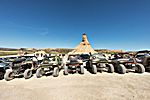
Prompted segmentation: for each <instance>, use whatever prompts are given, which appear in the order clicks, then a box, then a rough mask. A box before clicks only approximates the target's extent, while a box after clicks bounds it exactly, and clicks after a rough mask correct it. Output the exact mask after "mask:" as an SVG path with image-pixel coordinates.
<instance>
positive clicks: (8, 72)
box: [4, 69, 14, 81]
mask: <svg viewBox="0 0 150 100" xmlns="http://www.w3.org/2000/svg"><path fill="white" fill-rule="evenodd" d="M4 79H5V80H6V81H10V80H12V79H14V73H13V71H12V70H10V69H7V70H6V73H5V74H4Z"/></svg>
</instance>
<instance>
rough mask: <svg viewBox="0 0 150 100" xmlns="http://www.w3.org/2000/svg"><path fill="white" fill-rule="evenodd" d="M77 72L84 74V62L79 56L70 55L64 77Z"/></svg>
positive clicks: (65, 66)
mask: <svg viewBox="0 0 150 100" xmlns="http://www.w3.org/2000/svg"><path fill="white" fill-rule="evenodd" d="M76 72H78V73H80V74H84V66H83V62H82V60H81V58H80V56H79V55H69V57H68V60H67V62H66V65H64V75H68V74H69V73H76Z"/></svg>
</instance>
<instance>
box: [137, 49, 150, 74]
mask: <svg viewBox="0 0 150 100" xmlns="http://www.w3.org/2000/svg"><path fill="white" fill-rule="evenodd" d="M135 58H137V59H139V60H138V63H141V64H143V65H144V67H145V70H146V71H147V72H150V51H148V50H144V51H138V52H137V53H136V55H135Z"/></svg>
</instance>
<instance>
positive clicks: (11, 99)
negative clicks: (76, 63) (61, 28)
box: [0, 71, 150, 100]
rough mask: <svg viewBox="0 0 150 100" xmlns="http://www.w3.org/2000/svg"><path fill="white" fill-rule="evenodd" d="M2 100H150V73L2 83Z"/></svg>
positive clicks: (100, 74)
mask: <svg viewBox="0 0 150 100" xmlns="http://www.w3.org/2000/svg"><path fill="white" fill-rule="evenodd" d="M0 100H150V73H144V74H137V73H126V74H124V75H121V74H117V73H113V74H111V73H106V72H103V73H98V74H91V73H89V72H88V71H85V74H84V75H80V74H69V75H68V76H64V75H63V71H61V72H60V75H59V77H52V76H43V77H42V78H36V76H35V75H34V76H33V77H32V78H31V79H27V80H25V79H24V78H16V79H14V80H12V81H5V80H1V81H0Z"/></svg>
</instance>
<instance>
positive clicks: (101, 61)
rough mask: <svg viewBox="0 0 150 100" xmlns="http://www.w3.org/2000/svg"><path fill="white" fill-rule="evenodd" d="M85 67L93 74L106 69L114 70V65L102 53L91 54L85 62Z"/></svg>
mask: <svg viewBox="0 0 150 100" xmlns="http://www.w3.org/2000/svg"><path fill="white" fill-rule="evenodd" d="M86 68H87V70H88V71H91V72H92V73H93V74H96V73H97V72H98V71H100V72H102V71H107V72H109V73H113V72H114V66H113V65H112V64H111V62H110V61H109V60H107V59H106V57H105V56H104V55H103V54H93V55H91V57H90V59H89V60H88V61H87V63H86Z"/></svg>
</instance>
